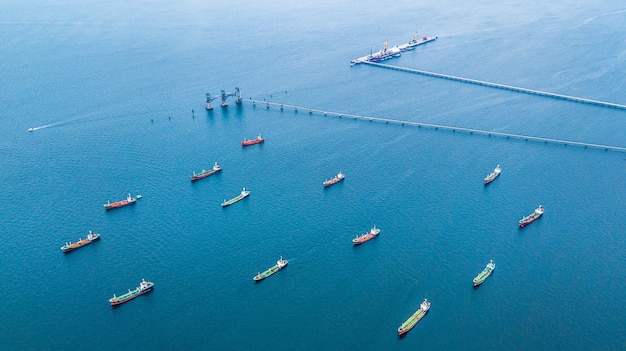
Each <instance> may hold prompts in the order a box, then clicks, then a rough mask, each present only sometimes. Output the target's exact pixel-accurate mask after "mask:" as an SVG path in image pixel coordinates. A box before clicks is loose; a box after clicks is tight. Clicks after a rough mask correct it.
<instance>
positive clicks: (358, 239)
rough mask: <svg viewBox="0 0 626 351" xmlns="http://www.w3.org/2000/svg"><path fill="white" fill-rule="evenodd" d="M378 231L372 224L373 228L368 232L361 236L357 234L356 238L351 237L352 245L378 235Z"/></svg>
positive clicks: (359, 243)
mask: <svg viewBox="0 0 626 351" xmlns="http://www.w3.org/2000/svg"><path fill="white" fill-rule="evenodd" d="M379 233H380V229H379V228H376V226H375V225H374V228H372V229H370V231H369V233H365V234H363V235H361V236H357V237H356V238H354V239H352V243H353V244H354V245H361V244H363V243H364V242H366V241H369V240H371V239H374V238H375V237H377V236H378V234H379Z"/></svg>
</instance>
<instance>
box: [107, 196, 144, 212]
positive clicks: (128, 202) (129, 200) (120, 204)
mask: <svg viewBox="0 0 626 351" xmlns="http://www.w3.org/2000/svg"><path fill="white" fill-rule="evenodd" d="M135 202H137V199H136V198H134V197H132V196H130V194H128V197H127V198H126V199H125V200H121V201H116V202H111V201H109V202H107V203H106V204H104V208H105V209H107V210H112V209H114V208H120V207H124V206H128V205H132V204H134V203H135Z"/></svg>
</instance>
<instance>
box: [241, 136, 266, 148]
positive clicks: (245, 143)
mask: <svg viewBox="0 0 626 351" xmlns="http://www.w3.org/2000/svg"><path fill="white" fill-rule="evenodd" d="M264 141H265V139H263V137H262V136H261V134H259V136H258V137H256V139H252V140H248V139H243V141H242V142H241V146H248V145H254V144H258V143H262V142H264Z"/></svg>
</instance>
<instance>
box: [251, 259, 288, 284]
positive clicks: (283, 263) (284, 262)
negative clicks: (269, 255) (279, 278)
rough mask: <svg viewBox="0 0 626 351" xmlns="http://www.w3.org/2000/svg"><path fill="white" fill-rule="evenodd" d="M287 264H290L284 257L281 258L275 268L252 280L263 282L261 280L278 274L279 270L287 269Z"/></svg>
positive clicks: (259, 274)
mask: <svg viewBox="0 0 626 351" xmlns="http://www.w3.org/2000/svg"><path fill="white" fill-rule="evenodd" d="M287 263H289V261H287V260H283V256H280V259H279V260H278V261H276V264H275V265H274V266H273V267H271V268H269V269H267V270H266V271H264V272H263V273H258V274H257V275H255V276H254V278H252V279H254V281H257V282H258V281H261V280H263V279H265V278H267V277H269V276H270V275H272V274H274V273H276V272H278V271H279V270H281V269H283V267H285V266H286V265H287Z"/></svg>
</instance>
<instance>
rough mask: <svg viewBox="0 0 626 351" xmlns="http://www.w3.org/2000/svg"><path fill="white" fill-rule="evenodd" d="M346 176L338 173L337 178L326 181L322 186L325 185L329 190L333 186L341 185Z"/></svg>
mask: <svg viewBox="0 0 626 351" xmlns="http://www.w3.org/2000/svg"><path fill="white" fill-rule="evenodd" d="M345 177H346V176H345V174H343V173H341V172H339V173H337V175H336V176H334V177H333V178H331V179H326V180H325V181H324V182H323V183H322V184H323V185H324V188H327V187H329V186H331V185H333V184H336V183H339V182H340V181H342V180H343V179H344V178H345Z"/></svg>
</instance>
